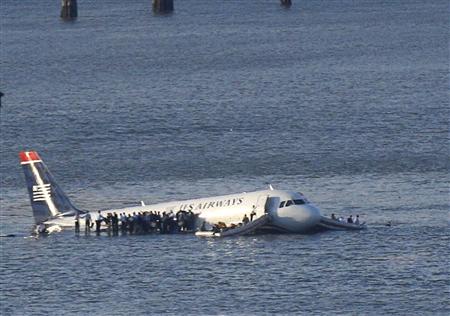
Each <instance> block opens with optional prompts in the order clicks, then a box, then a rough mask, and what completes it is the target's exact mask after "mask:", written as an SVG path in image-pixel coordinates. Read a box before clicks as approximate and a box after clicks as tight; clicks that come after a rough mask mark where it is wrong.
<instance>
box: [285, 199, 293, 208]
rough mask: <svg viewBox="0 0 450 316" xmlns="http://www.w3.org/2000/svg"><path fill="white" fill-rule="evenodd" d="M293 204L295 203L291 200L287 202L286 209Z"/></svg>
mask: <svg viewBox="0 0 450 316" xmlns="http://www.w3.org/2000/svg"><path fill="white" fill-rule="evenodd" d="M292 204H294V202H293V201H292V200H289V201H287V202H286V207H288V206H291V205H292Z"/></svg>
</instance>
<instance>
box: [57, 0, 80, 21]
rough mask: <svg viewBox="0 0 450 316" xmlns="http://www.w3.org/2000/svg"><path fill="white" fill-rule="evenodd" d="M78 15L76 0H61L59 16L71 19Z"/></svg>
mask: <svg viewBox="0 0 450 316" xmlns="http://www.w3.org/2000/svg"><path fill="white" fill-rule="evenodd" d="M77 16H78V6H77V0H61V18H63V19H73V18H76V17H77Z"/></svg>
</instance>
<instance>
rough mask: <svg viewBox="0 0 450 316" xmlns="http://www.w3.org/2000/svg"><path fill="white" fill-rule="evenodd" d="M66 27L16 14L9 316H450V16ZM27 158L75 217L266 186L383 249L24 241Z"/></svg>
mask: <svg viewBox="0 0 450 316" xmlns="http://www.w3.org/2000/svg"><path fill="white" fill-rule="evenodd" d="M59 5H60V4H59V2H57V1H47V2H44V3H39V6H38V5H37V4H36V2H35V1H29V0H24V1H20V2H18V1H12V0H4V1H2V5H1V6H0V23H1V29H0V35H1V37H0V43H1V50H0V51H1V71H0V73H1V76H0V80H1V85H0V90H1V91H2V92H4V93H5V97H4V98H3V107H2V109H1V138H0V145H1V152H0V157H1V158H0V174H1V179H0V183H1V196H0V202H1V204H0V206H1V213H0V228H1V234H2V235H4V234H16V235H18V236H20V237H16V238H1V262H0V264H1V265H0V267H1V278H0V282H1V287H0V288H1V301H0V303H1V312H2V314H4V315H24V314H25V315H29V314H36V315H39V314H57V315H61V314H80V315H85V314H105V315H106V314H108V315H122V314H126V313H127V314H128V313H130V314H131V313H133V314H138V315H142V314H163V313H168V314H195V315H197V314H304V315H311V314H325V315H330V314H370V315H380V314H396V315H413V314H415V315H447V314H448V313H449V312H450V307H449V304H448V299H449V294H450V291H449V287H450V282H449V268H448V267H449V262H448V258H449V255H450V254H449V250H448V244H449V239H450V238H449V234H448V220H449V216H448V211H449V185H448V183H449V180H450V176H449V169H450V165H449V159H448V157H449V122H448V118H449V106H448V82H449V81H448V60H449V52H448V14H447V12H448V3H447V2H446V1H432V2H429V1H419V0H412V1H407V2H405V1H350V0H343V1H311V0H308V1H294V3H293V6H292V7H291V8H290V9H289V10H286V9H284V8H282V7H280V6H279V4H278V2H277V1H272V0H271V1H269V0H264V1H234V0H233V1H231V0H230V1H206V0H191V1H176V2H175V12H174V13H173V14H172V15H169V16H156V15H153V14H152V12H151V3H150V1H146V0H129V1H126V2H123V1H118V0H111V1H108V2H103V1H92V0H86V1H83V2H80V3H79V18H78V19H77V20H76V21H74V22H63V21H60V20H59V18H58V14H59ZM23 149H35V150H37V151H39V153H40V154H41V156H42V158H43V159H44V160H45V161H46V163H47V165H48V166H49V168H50V169H51V170H52V172H53V174H54V176H55V178H56V179H57V181H58V182H59V183H60V185H61V186H62V187H63V188H64V190H65V191H66V192H67V193H68V194H69V195H70V197H71V198H72V200H73V201H74V203H75V204H76V205H78V206H79V207H81V208H87V209H97V208H100V207H102V208H104V207H113V206H123V205H129V204H130V203H136V202H137V201H140V200H145V201H146V202H148V203H152V202H158V201H166V200H173V199H184V198H193V197H202V196H208V195H215V194H226V193H234V192H239V191H251V190H255V189H260V188H264V187H265V186H266V183H272V184H273V185H274V186H275V187H278V188H284V189H299V190H301V191H302V192H304V193H305V194H306V195H307V196H308V197H309V199H310V200H312V201H313V202H315V203H316V204H317V205H318V206H319V207H320V208H321V210H322V213H324V214H330V213H332V212H336V213H340V214H344V215H346V214H350V213H352V214H356V213H358V214H361V216H362V218H363V220H365V221H367V222H368V224H369V229H368V230H367V231H363V232H327V233H321V234H314V235H305V236H302V235H268V236H253V237H240V238H230V239H224V240H207V239H197V238H195V237H194V236H133V237H117V238H108V237H107V236H102V237H95V236H88V237H85V236H80V237H75V236H74V234H73V233H72V232H65V233H61V234H58V235H54V236H50V237H48V238H39V239H33V238H23V236H28V235H29V231H30V228H31V226H32V223H33V219H32V216H31V210H30V206H29V201H28V196H27V192H26V189H25V185H24V179H23V176H22V172H21V169H20V166H19V165H18V158H17V153H18V151H20V150H23ZM388 221H392V222H393V226H392V227H387V226H385V224H386V223H387V222H388Z"/></svg>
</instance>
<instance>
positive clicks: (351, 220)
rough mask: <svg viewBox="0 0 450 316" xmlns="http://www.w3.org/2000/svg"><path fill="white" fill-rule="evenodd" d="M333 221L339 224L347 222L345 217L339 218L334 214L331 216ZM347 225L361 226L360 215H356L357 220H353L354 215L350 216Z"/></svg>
mask: <svg viewBox="0 0 450 316" xmlns="http://www.w3.org/2000/svg"><path fill="white" fill-rule="evenodd" d="M331 219H334V220H336V221H339V222H344V221H345V220H344V218H343V217H339V218H337V217H336V215H335V214H334V213H333V214H331ZM347 223H348V224H356V225H359V224H360V222H359V215H356V218H355V219H353V215H350V216H349V217H348V218H347Z"/></svg>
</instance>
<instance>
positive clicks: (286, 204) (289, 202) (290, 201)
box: [280, 199, 305, 208]
mask: <svg viewBox="0 0 450 316" xmlns="http://www.w3.org/2000/svg"><path fill="white" fill-rule="evenodd" d="M294 204H295V205H302V204H305V201H304V200H301V199H299V200H288V201H283V202H281V203H280V208H282V207H288V206H291V205H294Z"/></svg>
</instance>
